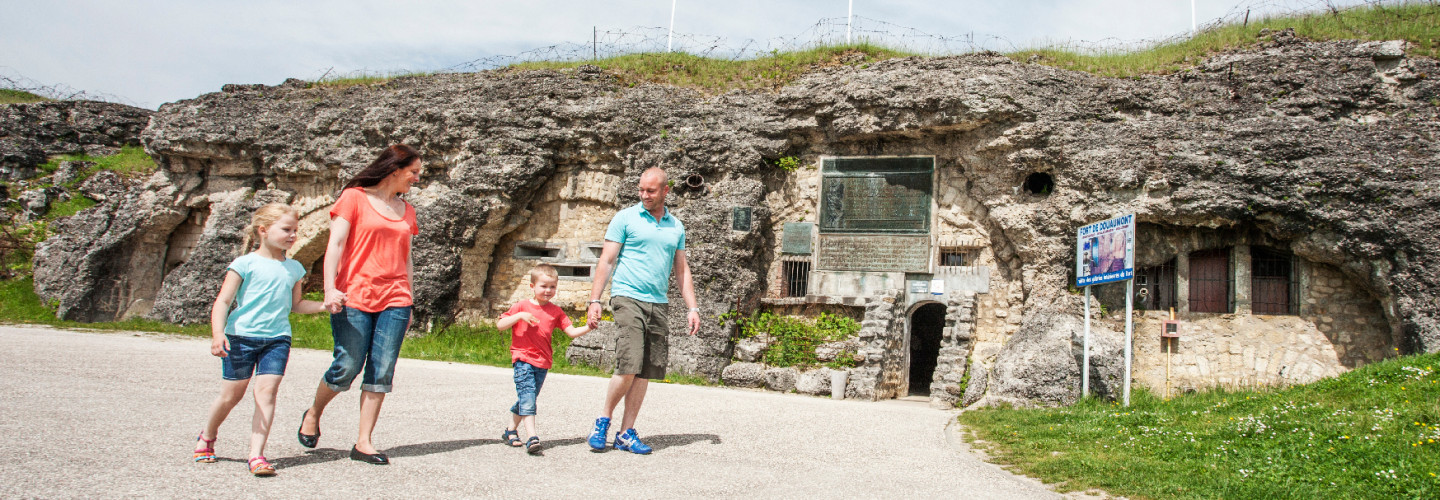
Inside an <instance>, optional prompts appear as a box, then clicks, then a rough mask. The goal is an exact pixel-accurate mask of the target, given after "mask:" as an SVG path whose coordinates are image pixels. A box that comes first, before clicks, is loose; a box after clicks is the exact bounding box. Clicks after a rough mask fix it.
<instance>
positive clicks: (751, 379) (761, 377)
mask: <svg viewBox="0 0 1440 500" xmlns="http://www.w3.org/2000/svg"><path fill="white" fill-rule="evenodd" d="M720 380H721V381H723V382H725V385H728V386H733V387H761V386H764V385H765V365H762V364H760V363H734V364H731V365H730V366H727V367H725V370H724V371H722V372H720Z"/></svg>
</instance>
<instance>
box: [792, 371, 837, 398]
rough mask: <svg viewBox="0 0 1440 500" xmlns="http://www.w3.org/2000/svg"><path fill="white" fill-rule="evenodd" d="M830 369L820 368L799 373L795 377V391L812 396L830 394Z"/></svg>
mask: <svg viewBox="0 0 1440 500" xmlns="http://www.w3.org/2000/svg"><path fill="white" fill-rule="evenodd" d="M831 372H832V370H830V369H828V368H821V369H819V370H811V371H808V372H804V373H801V374H800V376H799V377H797V378H796V379H795V392H798V393H801V394H810V395H812V396H829V395H830V374H831Z"/></svg>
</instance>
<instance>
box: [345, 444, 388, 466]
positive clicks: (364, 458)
mask: <svg viewBox="0 0 1440 500" xmlns="http://www.w3.org/2000/svg"><path fill="white" fill-rule="evenodd" d="M350 459H351V460H354V461H357V462H365V463H367V464H374V465H390V457H387V456H385V454H384V453H376V454H373V455H372V454H369V453H360V450H357V449H355V447H354V446H351V447H350Z"/></svg>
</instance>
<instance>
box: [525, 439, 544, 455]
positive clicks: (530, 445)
mask: <svg viewBox="0 0 1440 500" xmlns="http://www.w3.org/2000/svg"><path fill="white" fill-rule="evenodd" d="M544 448H545V445H543V444H541V443H540V436H530V439H527V440H525V453H529V454H531V455H539V454H540V450H541V449H544Z"/></svg>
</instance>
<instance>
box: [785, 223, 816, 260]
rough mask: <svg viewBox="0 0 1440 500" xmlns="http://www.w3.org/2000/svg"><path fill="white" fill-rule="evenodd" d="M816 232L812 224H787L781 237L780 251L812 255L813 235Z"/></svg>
mask: <svg viewBox="0 0 1440 500" xmlns="http://www.w3.org/2000/svg"><path fill="white" fill-rule="evenodd" d="M814 232H815V224H814V223H812V222H786V223H785V230H784V233H783V234H782V235H781V237H780V251H781V252H784V253H789V254H797V255H810V252H811V249H810V246H811V245H810V239H811V234H813V233H814Z"/></svg>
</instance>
